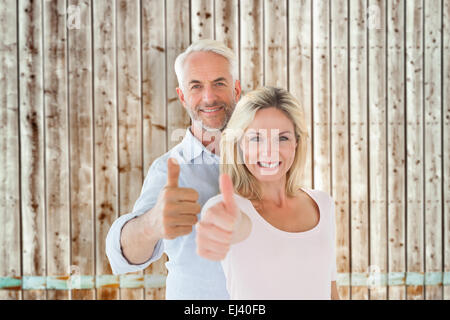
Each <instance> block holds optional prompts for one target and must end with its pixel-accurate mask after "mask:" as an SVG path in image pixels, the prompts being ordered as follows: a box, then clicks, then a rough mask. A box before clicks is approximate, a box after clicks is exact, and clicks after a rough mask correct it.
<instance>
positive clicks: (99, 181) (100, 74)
mask: <svg viewBox="0 0 450 320" xmlns="http://www.w3.org/2000/svg"><path fill="white" fill-rule="evenodd" d="M92 6H93V53H92V54H93V60H94V65H93V71H94V79H93V81H94V83H93V86H94V91H93V94H94V119H93V120H94V139H95V143H94V159H95V235H96V237H95V241H96V245H95V249H96V252H95V274H96V275H104V274H112V270H111V266H110V265H109V261H108V259H107V258H106V252H105V246H106V236H107V234H108V231H109V228H110V227H111V225H112V224H113V222H114V220H115V219H117V218H118V216H119V205H118V203H119V195H118V179H119V178H118V175H119V173H118V170H117V169H118V158H117V152H118V149H117V139H118V137H117V91H116V90H117V86H116V79H117V72H116V63H117V59H116V14H115V12H116V6H115V1H93V3H92ZM83 272H90V271H89V270H86V271H84V270H83ZM77 291H78V290H77ZM80 291H81V290H80ZM96 298H97V299H99V300H116V299H119V289H118V288H111V287H100V288H97V289H96Z"/></svg>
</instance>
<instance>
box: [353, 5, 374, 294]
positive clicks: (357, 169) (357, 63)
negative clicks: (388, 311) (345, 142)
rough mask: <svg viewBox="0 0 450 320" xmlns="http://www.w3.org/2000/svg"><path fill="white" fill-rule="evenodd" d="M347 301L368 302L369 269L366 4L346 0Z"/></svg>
mask: <svg viewBox="0 0 450 320" xmlns="http://www.w3.org/2000/svg"><path fill="white" fill-rule="evenodd" d="M349 5H350V28H349V29H350V30H351V32H350V38H349V46H350V47H349V50H350V52H349V54H350V59H349V60H350V66H349V72H350V178H351V188H350V194H351V211H350V214H351V235H350V239H351V249H350V250H351V272H352V274H351V285H352V287H351V293H350V294H351V299H355V300H362V299H365V300H367V299H368V287H367V285H365V283H364V281H361V280H365V279H361V278H362V277H361V275H362V274H366V272H367V271H368V266H369V261H368V259H369V247H368V243H369V234H368V232H369V227H368V226H369V219H368V210H369V209H368V206H369V203H368V194H369V190H368V185H369V183H368V170H369V169H368V147H367V143H368V137H367V126H368V124H367V45H366V43H367V34H366V1H359V0H350V1H349Z"/></svg>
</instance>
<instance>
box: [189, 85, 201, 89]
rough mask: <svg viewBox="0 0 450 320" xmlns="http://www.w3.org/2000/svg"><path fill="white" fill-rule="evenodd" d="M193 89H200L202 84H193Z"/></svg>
mask: <svg viewBox="0 0 450 320" xmlns="http://www.w3.org/2000/svg"><path fill="white" fill-rule="evenodd" d="M192 89H200V85H199V84H195V85H193V86H192V87H191V90H192Z"/></svg>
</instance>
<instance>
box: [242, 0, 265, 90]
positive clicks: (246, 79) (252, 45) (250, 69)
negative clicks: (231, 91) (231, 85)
mask: <svg viewBox="0 0 450 320" xmlns="http://www.w3.org/2000/svg"><path fill="white" fill-rule="evenodd" d="M262 10H263V3H262V0H249V1H243V2H241V16H240V20H239V21H240V39H241V53H240V57H241V58H240V60H241V70H240V74H241V87H242V95H244V94H245V93H247V92H249V91H251V90H253V89H256V88H257V87H259V86H262V85H263V83H264V62H263V61H264V60H263V20H262V19H263V18H262Z"/></svg>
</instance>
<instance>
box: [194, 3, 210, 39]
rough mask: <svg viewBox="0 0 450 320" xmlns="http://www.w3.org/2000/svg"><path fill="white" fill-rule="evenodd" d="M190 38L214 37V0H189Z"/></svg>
mask: <svg viewBox="0 0 450 320" xmlns="http://www.w3.org/2000/svg"><path fill="white" fill-rule="evenodd" d="M191 19H192V21H191V39H192V42H195V41H197V40H200V39H214V0H191Z"/></svg>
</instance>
